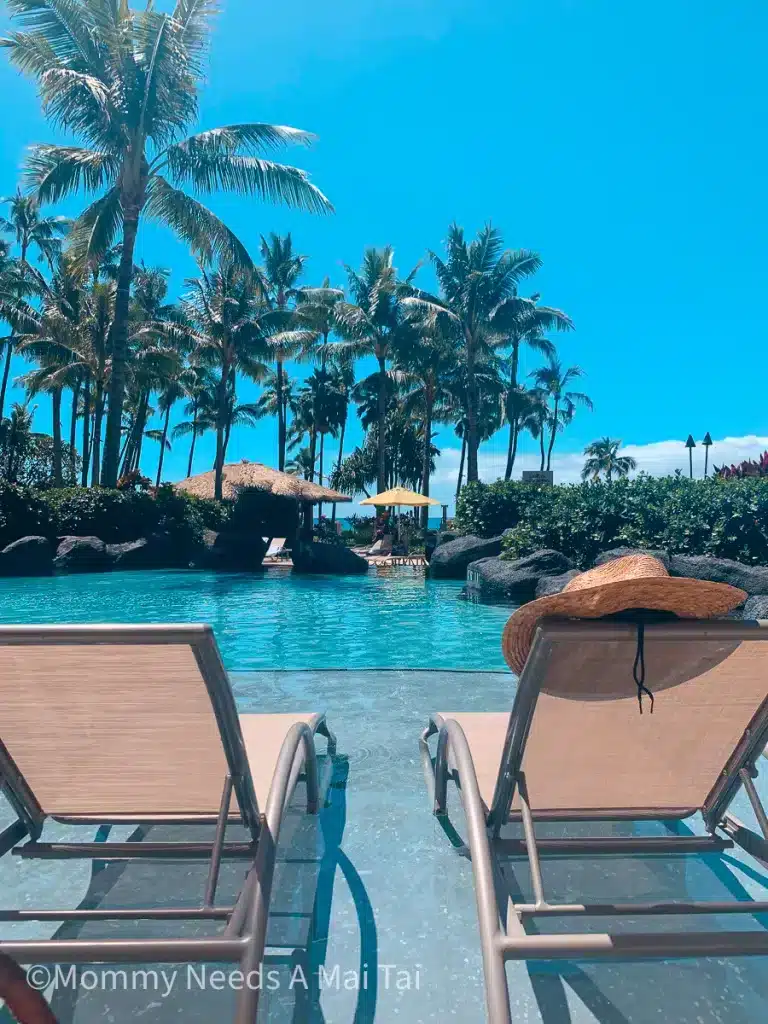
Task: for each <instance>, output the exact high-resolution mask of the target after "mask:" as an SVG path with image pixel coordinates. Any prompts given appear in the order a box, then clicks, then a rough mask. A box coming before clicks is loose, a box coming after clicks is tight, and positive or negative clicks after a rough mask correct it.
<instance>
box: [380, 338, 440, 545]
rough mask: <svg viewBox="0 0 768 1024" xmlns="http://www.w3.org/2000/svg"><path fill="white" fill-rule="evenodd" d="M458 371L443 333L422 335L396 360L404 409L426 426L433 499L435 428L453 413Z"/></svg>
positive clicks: (425, 489)
mask: <svg viewBox="0 0 768 1024" xmlns="http://www.w3.org/2000/svg"><path fill="white" fill-rule="evenodd" d="M455 370H456V354H455V351H454V349H453V348H452V347H451V345H450V343H449V341H448V340H447V339H445V338H444V337H443V336H442V335H441V334H440V333H439V331H438V332H434V333H433V334H432V335H430V334H428V333H424V334H422V335H421V336H420V337H418V338H417V339H416V343H415V344H407V345H406V346H405V347H404V348H403V350H402V351H398V352H397V354H396V358H395V370H394V374H393V375H394V377H395V380H396V382H397V384H398V385H399V388H400V391H401V395H400V400H401V402H402V407H403V409H404V410H405V411H406V412H407V413H409V414H410V415H411V416H415V417H416V418H417V419H418V420H420V422H421V424H422V433H423V449H424V451H423V458H422V472H421V493H422V494H423V495H425V497H429V480H430V476H431V472H430V466H431V463H432V427H433V425H434V423H435V422H443V423H446V422H448V421H449V420H450V418H451V416H452V414H453V412H454V406H453V401H452V399H453V395H452V393H451V389H450V375H451V374H452V373H454V372H455ZM428 522H429V508H428V506H426V505H425V506H424V508H422V510H421V525H422V528H423V529H425V530H426V528H427V525H428Z"/></svg>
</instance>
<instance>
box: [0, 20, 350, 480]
mask: <svg viewBox="0 0 768 1024" xmlns="http://www.w3.org/2000/svg"><path fill="white" fill-rule="evenodd" d="M10 8H11V14H12V15H13V16H14V17H15V18H16V20H17V21H18V22H19V23H20V25H21V29H22V30H21V31H19V32H13V33H11V35H10V36H9V37H8V38H6V39H3V40H2V45H3V46H5V47H6V48H7V49H8V51H9V56H10V59H11V62H12V63H13V64H14V65H15V66H16V67H17V68H19V69H20V70H21V71H23V72H25V73H26V74H29V75H31V76H33V77H34V78H36V79H37V80H38V82H39V84H40V94H41V99H42V103H43V109H44V110H45V112H46V114H47V115H48V116H49V118H50V119H51V120H52V122H53V123H54V124H55V125H57V126H59V127H61V128H63V129H65V130H69V131H73V132H74V133H75V134H76V135H78V136H80V137H81V138H82V139H83V141H84V142H85V144H86V147H90V148H80V147H77V146H59V145H38V146H34V147H33V148H32V152H31V155H30V157H29V158H28V161H27V172H26V180H27V184H28V185H29V186H30V187H31V188H32V189H34V192H35V195H36V197H37V198H38V200H39V201H40V202H45V201H54V202H55V201H58V200H59V199H61V198H63V197H65V196H67V195H70V194H72V193H74V192H76V191H79V190H80V189H84V190H85V191H90V192H92V193H94V192H95V193H101V194H100V195H99V197H98V198H97V199H96V201H95V202H93V203H92V204H91V205H90V206H88V207H87V208H86V209H85V210H84V211H83V213H82V214H81V215H80V217H79V218H78V219H77V221H76V223H75V225H74V227H73V231H72V235H71V238H70V246H71V251H72V253H73V255H74V256H75V258H76V259H78V260H79V261H80V262H81V263H82V264H83V265H88V264H90V263H92V262H93V261H94V260H96V261H97V260H98V259H99V258H100V257H101V255H102V254H103V253H104V252H106V250H107V249H108V248H109V247H110V246H111V245H112V243H113V241H114V239H115V238H116V237H118V236H119V237H120V239H121V242H122V249H121V255H120V266H119V271H118V276H117V291H116V299H115V313H114V326H113V331H112V334H113V337H112V343H111V347H112V359H113V366H112V375H111V382H110V395H109V413H108V419H107V433H106V441H105V452H104V473H103V482H104V483H105V484H106V485H108V486H114V484H115V482H116V480H117V473H118V459H119V452H120V431H121V418H122V408H123V395H124V392H125V383H126V363H127V358H128V321H129V302H130V286H131V279H132V277H133V257H134V249H135V244H136V236H137V233H138V229H139V223H140V220H141V218H142V216H147V217H149V218H151V219H153V220H158V221H161V222H163V223H165V224H167V225H168V226H169V227H171V228H172V229H173V230H174V231H175V232H176V233H177V234H178V235H179V237H180V238H181V239H182V240H183V241H185V242H186V243H187V244H188V245H189V246H190V247H191V248H192V249H193V251H194V252H196V253H197V254H198V256H199V257H200V258H201V259H203V260H205V261H209V260H210V259H211V258H213V257H214V256H215V257H220V258H224V259H225V260H237V261H239V262H241V263H243V264H245V265H250V259H249V257H248V254H247V252H246V251H245V249H244V247H243V245H242V244H241V243H240V241H239V240H238V239H237V237H236V236H235V235H234V234H233V232H232V231H230V230H229V228H227V227H226V225H225V224H224V223H223V222H222V221H221V220H219V218H218V217H216V216H215V214H213V213H212V211H211V210H209V209H208V208H207V207H205V206H204V205H203V204H202V203H200V202H199V201H198V200H197V199H194V198H192V196H190V195H188V194H186V193H185V192H183V191H181V189H180V188H178V187H176V186H185V185H188V186H191V188H192V189H194V190H196V191H201V192H216V191H227V192H236V193H240V194H243V195H253V196H258V197H260V198H262V199H267V200H270V201H279V202H282V203H287V204H288V205H291V206H296V207H300V208H304V209H309V210H314V211H327V210H329V209H330V205H329V203H328V200H327V199H326V198H325V196H324V195H323V194H322V193H321V192H320V191H319V190H318V189H317V188H315V187H314V186H313V185H311V184H310V182H309V181H308V179H307V176H306V174H305V173H304V172H302V171H300V170H298V169H297V168H294V167H288V166H284V165H281V164H277V163H274V162H273V161H271V160H265V159H264V158H263V157H261V156H257V155H256V154H259V153H261V152H262V151H264V150H269V149H272V148H274V147H276V146H280V145H284V144H289V143H308V142H309V140H310V136H308V135H307V133H306V132H302V131H297V130H296V129H293V128H284V127H279V126H275V125H269V124H259V123H252V124H236V125H228V126H225V127H223V128H217V129H213V130H210V131H204V132H200V133H198V134H195V135H192V136H189V137H187V138H186V139H183V140H181V136H182V135H183V133H184V132H185V131H186V130H188V129H189V127H190V126H191V125H192V124H193V123H194V122H195V120H196V119H197V113H198V104H197V97H198V88H199V83H200V80H201V76H202V73H203V67H204V60H205V56H206V50H207V44H208V39H209V35H210V18H211V15H212V14H213V12H214V10H215V4H214V0H177V3H176V6H175V7H174V10H173V12H172V13H171V14H168V13H165V12H162V11H159V10H157V9H156V8H155V7H154V6H153V5H152V4H150V5H148V6H147V7H146V8H144V9H143V10H140V11H135V10H132V9H131V8H129V6H128V3H127V2H121V3H116V2H114V0H66V2H61V0H10ZM180 140H181V141H180ZM171 181H173V182H175V185H174V184H171Z"/></svg>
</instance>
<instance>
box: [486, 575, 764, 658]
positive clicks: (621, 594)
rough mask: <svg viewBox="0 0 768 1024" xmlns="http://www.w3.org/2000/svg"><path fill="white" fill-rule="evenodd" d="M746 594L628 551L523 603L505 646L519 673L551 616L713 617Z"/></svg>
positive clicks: (511, 622)
mask: <svg viewBox="0 0 768 1024" xmlns="http://www.w3.org/2000/svg"><path fill="white" fill-rule="evenodd" d="M746 599H747V595H746V593H745V592H744V591H743V590H738V589H737V588H736V587H731V586H729V584H727V583H710V582H709V581H707V580H694V579H689V578H688V577H672V576H670V575H669V573H668V572H667V570H666V569H665V567H664V565H663V563H662V562H660V561H659V560H658V558H653V557H652V556H651V555H627V556H626V557H625V558H617V559H616V560H615V561H613V562H606V564H605V565H600V566H598V567H597V568H596V569H590V570H589V571H588V572H584V573H582V574H581V575H580V576H576V577H575V578H574V579H572V580H571V581H570V582H569V583H568V584H567V586H566V587H565V589H564V590H563V591H562V592H561V593H559V594H553V595H552V596H551V597H541V598H539V599H538V600H537V601H531V602H530V603H529V604H525V605H523V606H522V608H518V610H517V611H516V612H515V613H514V615H512V617H511V618H510V619H509V621H508V622H507V624H506V626H505V627H504V633H503V636H502V641H501V646H502V650H503V652H504V657H505V659H506V661H507V664H508V665H509V667H510V668H511V669H512V671H513V672H517V673H518V674H519V673H520V672H522V670H523V665H525V659H526V658H527V657H528V651H529V650H530V649H531V644H532V642H533V634H534V631H535V629H536V626H537V625H538V623H539V620H540V619H543V618H544V617H545V616H557V617H558V618H566V619H568V618H571V619H600V618H602V617H603V616H604V615H615V614H616V613H617V612H623V611H626V610H627V609H630V608H643V609H652V610H654V611H664V612H673V613H674V614H675V615H677V616H679V618H681V619H708V618H712V617H713V616H715V615H725V614H726V612H729V611H730V610H731V609H732V608H736V607H738V605H740V604H742V603H743V602H744V601H746Z"/></svg>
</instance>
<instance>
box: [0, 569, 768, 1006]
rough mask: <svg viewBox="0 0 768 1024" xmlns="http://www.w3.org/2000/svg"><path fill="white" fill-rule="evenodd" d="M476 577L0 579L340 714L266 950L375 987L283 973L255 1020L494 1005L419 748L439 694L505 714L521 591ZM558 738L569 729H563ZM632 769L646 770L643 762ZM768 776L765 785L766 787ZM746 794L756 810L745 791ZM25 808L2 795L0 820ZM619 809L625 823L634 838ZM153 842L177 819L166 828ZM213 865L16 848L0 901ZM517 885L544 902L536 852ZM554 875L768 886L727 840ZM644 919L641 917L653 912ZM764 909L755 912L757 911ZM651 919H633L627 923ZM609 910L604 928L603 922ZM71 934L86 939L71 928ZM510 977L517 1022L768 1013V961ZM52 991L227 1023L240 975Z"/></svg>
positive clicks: (743, 892)
mask: <svg viewBox="0 0 768 1024" xmlns="http://www.w3.org/2000/svg"><path fill="white" fill-rule="evenodd" d="M460 592H461V584H460V583H454V582H450V581H447V582H443V581H427V580H425V579H424V577H423V575H422V574H419V573H417V572H414V571H413V570H412V569H409V568H396V569H392V570H389V571H387V572H386V573H384V572H380V573H378V574H376V573H374V572H373V571H372V572H371V573H370V574H369V575H368V576H365V577H356V578H336V577H312V578H301V577H295V576H292V575H291V574H290V572H287V571H285V570H270V571H267V572H266V573H264V574H263V575H258V576H245V575H239V574H231V575H224V574H219V575H214V574H209V573H199V572H195V573H193V572H143V573H113V574H98V575H82V576H61V577H55V578H48V579H40V580H0V621H3V622H7V623H10V622H18V623H46V622H172V621H176V622H180V621H187V622H189V621H193V622H194V621H197V622H208V623H210V624H211V625H212V626H213V628H214V631H215V634H216V637H217V640H218V643H219V646H220V648H221V650H222V654H223V657H224V661H225V663H226V664H227V666H228V668H229V669H230V671H231V680H232V687H233V691H234V696H235V700H236V703H237V706H238V709H239V710H240V711H241V712H249V711H259V712H287V711H295V710H296V709H302V710H303V709H308V710H323V711H326V712H327V714H328V721H329V724H330V725H331V727H332V729H333V730H334V731H335V733H336V735H337V737H338V754H337V757H336V758H334V759H333V762H332V763H328V762H326V764H325V767H326V768H327V767H329V766H330V768H331V770H332V774H331V777H330V778H331V784H330V785H329V787H328V790H327V799H326V805H325V806H324V808H323V809H322V811H321V813H320V814H319V815H318V816H316V817H312V818H309V819H308V818H307V817H306V816H304V815H302V814H301V813H300V811H301V808H300V806H297V807H296V808H293V809H292V810H291V812H290V814H291V815H293V817H291V819H290V821H288V822H287V824H286V828H285V830H284V833H282V834H281V838H280V844H279V846H278V867H277V871H276V876H275V886H274V895H273V901H272V909H271V914H270V922H269V927H268V947H269V950H270V951H271V954H270V955H276V956H278V957H279V956H280V955H283V956H284V957H285V956H287V957H288V958H289V961H290V963H293V960H292V959H290V958H292V957H293V955H294V952H295V951H296V950H300V951H301V950H305V951H306V954H307V956H308V957H309V963H310V965H311V967H312V969H313V970H315V969H316V968H317V967H318V966H319V965H322V966H324V968H325V969H326V970H327V971H328V972H329V973H330V976H331V977H333V976H334V974H333V972H334V971H335V970H336V969H339V970H340V971H341V972H342V977H346V972H354V971H359V970H362V969H363V968H364V969H365V970H366V972H368V973H369V975H370V976H371V977H372V978H373V979H374V982H373V984H371V985H370V986H368V987H365V988H363V989H359V988H358V989H347V988H346V987H345V986H344V985H341V986H340V987H334V986H333V985H330V986H328V987H327V988H324V989H323V990H322V991H320V992H319V993H316V996H317V998H314V997H313V999H312V1000H309V1001H307V1000H306V999H304V1000H303V1001H301V1000H300V990H299V995H298V996H297V995H296V994H295V993H294V992H293V991H292V990H290V988H289V986H286V985H283V988H282V989H281V990H280V991H277V992H276V993H274V994H272V993H269V992H268V993H266V994H265V997H264V1001H263V1002H262V1005H261V1006H260V1011H259V1017H258V1020H259V1024H400V1022H403V1024H446V1022H455V1024H483V1021H485V1019H486V1016H485V1009H484V987H483V977H482V964H481V956H480V944H479V938H478V929H477V917H476V908H475V898H474V891H473V883H472V871H471V864H470V863H469V860H468V859H467V858H466V857H465V856H462V855H461V854H460V852H459V851H458V850H457V849H454V847H453V846H452V845H451V842H450V841H449V839H448V837H447V836H446V833H445V832H444V831H443V829H442V828H441V827H440V826H439V824H438V822H437V821H436V819H435V818H434V817H433V816H432V815H431V814H430V807H429V801H428V799H427V793H426V787H425V785H424V778H423V774H422V767H421V763H420V759H419V751H418V737H419V733H420V731H421V729H422V728H423V727H424V725H425V724H426V720H427V715H428V714H429V712H431V711H436V710H455V711H499V712H501V711H506V710H508V709H509V708H510V706H511V703H512V700H513V697H514V690H515V678H514V676H512V674H511V673H510V672H509V670H508V669H507V668H506V666H505V665H504V662H503V659H502V657H501V652H500V637H501V630H502V626H503V624H504V622H505V621H506V619H507V617H508V615H509V611H510V610H509V608H504V607H494V606H483V605H476V604H471V603H468V602H465V601H463V600H461V598H460ZM451 670H454V671H451ZM456 670H459V671H456ZM1 731H2V730H1V728H0V733H1ZM552 742H553V744H556V743H558V742H562V738H560V737H557V736H553V737H552ZM319 747H320V749H321V750H322V749H323V748H324V744H323V743H322V742H320V743H319ZM763 763H766V764H768V762H763ZM637 770H638V784H639V785H642V765H639V766H637ZM763 776H764V778H763V780H758V786H759V787H760V792H761V795H762V797H763V799H767V798H768V779H766V778H765V776H766V773H765V772H763ZM449 792H450V803H449V810H450V813H451V819H452V823H454V824H455V826H456V828H457V829H458V830H459V832H460V833H461V834H462V835H465V834H466V831H465V822H464V820H463V815H462V813H461V810H460V805H459V801H458V799H457V796H456V793H455V789H454V787H449ZM298 805H300V800H299V801H298ZM734 811H735V813H736V815H737V816H738V817H739V818H741V819H742V820H744V821H745V822H747V823H748V824H749V825H750V826H751V827H753V828H755V827H756V825H755V823H754V820H753V817H754V816H753V815H752V812H751V809H750V807H749V805H748V803H747V801H746V799H744V798H743V795H742V796H741V797H740V798H739V800H738V801H737V803H736V805H735V807H734ZM11 820H12V815H11V812H10V808H9V807H8V806H7V805H5V804H4V802H3V800H2V798H0V829H2V828H3V827H4V826H5V825H6V824H8V823H9V822H10V821H11ZM689 825H690V826H691V828H693V829H694V830H695V831H701V828H702V826H701V822H700V821H699V820H698V819H695V820H693V821H691V822H689V823H686V824H684V825H682V826H680V827H681V828H682V829H687V828H688V826H689ZM174 827H176V828H177V827H178V826H169V828H174ZM559 827H560V826H546V825H543V826H539V828H542V829H544V830H546V829H547V828H554V829H557V828H559ZM609 827H610V826H609ZM625 827H626V826H625V825H624V823H621V824H620V825H619V826H618V828H619V834H624V833H623V832H621V829H623V828H625ZM631 827H634V826H631ZM638 827H639V828H641V829H643V828H646V827H647V828H650V827H653V828H656V825H655V824H654V825H653V826H646V825H640V826H638ZM89 828H90V830H89ZM598 828H599V830H601V831H602V830H604V828H605V826H598ZM131 830H132V826H123V825H118V826H114V827H113V828H112V830H111V831H110V832H109V834H108V835H104V836H102V838H103V839H105V841H106V842H113V841H124V840H125V839H127V838H128V837H129V835H130V833H131ZM83 832H85V833H87V834H83ZM100 832H101V830H100ZM211 832H212V830H211ZM662 833H663V829H662ZM95 836H96V830H95V828H92V827H87V826H71V825H57V824H55V823H53V824H50V825H48V826H47V827H46V833H44V838H47V839H51V840H54V841H57V840H58V841H62V840H69V841H73V840H82V839H89V840H93V839H94V838H95ZM153 838H155V839H157V840H158V841H161V840H163V839H166V840H169V841H173V840H176V839H178V838H182V837H180V836H176V835H175V834H165V833H162V832H157V833H156V834H154V835H153ZM184 838H189V836H185V837H184ZM200 838H209V837H208V836H201V837H200ZM238 863H239V862H232V863H231V864H229V865H226V864H225V865H224V867H223V868H222V882H221V884H220V897H221V901H222V902H223V903H227V902H232V901H233V900H234V898H235V896H236V893H237V891H238V889H239V885H240V884H241V882H242V878H241V868H240V867H238ZM206 872H207V865H206V864H205V863H204V862H201V863H200V864H192V863H191V864H189V865H184V866H183V868H182V867H181V866H179V865H155V864H152V865H146V864H142V863H141V862H137V863H134V864H129V865H128V866H127V867H124V866H123V865H120V864H117V865H116V866H115V865H114V864H113V865H112V867H111V868H107V869H104V868H103V866H102V867H99V869H98V870H94V871H93V872H92V871H91V868H90V865H89V864H88V863H87V862H84V861H63V862H60V861H42V862H40V861H27V860H23V859H20V858H14V857H12V856H11V855H8V856H6V857H4V858H2V859H1V860H0V905H4V906H33V905H34V906H41V905H42V906H54V907H60V906H65V907H76V906H99V905H105V906H146V905H148V904H149V905H151V904H153V903H161V904H173V903H176V902H179V903H182V904H183V905H192V903H193V902H195V901H199V899H200V893H201V892H202V891H203V886H204V884H205V875H206ZM519 882H520V884H521V887H522V889H523V892H524V894H527V897H528V898H530V884H529V882H530V880H529V878H528V877H527V874H526V872H525V871H523V870H522V868H520V874H519ZM545 884H546V885H547V887H548V891H549V890H551V892H552V894H553V896H554V897H555V898H558V899H566V900H571V899H573V898H574V897H575V896H576V895H577V894H578V896H579V898H582V897H583V898H584V899H585V900H586V901H587V902H589V901H591V900H597V899H603V900H605V899H611V898H614V899H620V900H632V899H643V900H653V899H658V900H660V901H670V900H675V899H681V898H692V899H734V898H738V899H746V898H749V897H752V898H758V899H763V900H768V874H767V873H766V872H765V870H763V868H761V866H760V865H759V864H758V863H757V862H756V861H752V860H750V859H749V858H748V857H747V856H746V855H744V854H742V853H741V851H739V850H738V849H736V850H733V851H728V853H726V855H724V856H723V857H712V856H711V855H708V856H685V857H678V858H671V857H662V856H656V857H645V858H641V857H603V858H601V859H599V860H595V859H592V860H589V859H585V858H582V859H576V858H551V859H550V860H548V861H547V863H546V873H545ZM647 921H648V919H647V918H646V919H640V922H639V923H640V925H642V926H643V928H647V927H648V924H647ZM668 922H669V919H665V918H662V919H661V920H660V921H659V922H657V923H655V924H652V925H651V927H654V928H655V927H658V928H660V929H662V930H663V929H664V928H665V927H668ZM766 923H768V922H766V920H765V917H758V918H754V919H752V920H751V922H750V921H748V923H747V925H745V926H746V927H753V928H759V927H764V926H765V925H766ZM637 924H638V922H637V921H631V920H628V921H627V922H626V926H627V927H629V928H634V927H636V926H637ZM596 926H599V927H600V928H601V929H602V928H603V927H605V925H604V923H602V922H601V920H600V919H598V921H597V922H596ZM729 926H730V927H732V926H733V922H732V920H731V921H729V920H724V919H723V918H718V917H714V915H713V916H709V915H707V916H704V915H702V916H701V917H700V918H697V919H695V920H694V921H693V922H692V923H691V924H690V925H689V927H692V928H705V929H706V930H717V929H719V928H726V927H729ZM99 927H101V928H103V929H104V931H103V932H99V931H98V929H99ZM120 927H121V928H122V925H121V926H120ZM108 928H109V926H107V925H103V926H97V925H96V924H94V925H90V926H85V930H84V931H83V932H82V935H83V937H86V936H87V935H88V934H90V935H91V936H92V937H96V935H97V934H99V935H101V937H103V935H104V934H110V935H111V937H115V934H113V933H111V932H108V931H107V929H108ZM173 928H174V929H177V928H179V929H180V928H181V926H177V924H174V925H173ZM146 929H147V926H146V924H142V925H141V930H139V927H138V926H137V930H136V933H135V934H136V935H142V936H145V935H146V934H147V930H146ZM55 930H56V926H55V925H51V924H49V923H45V922H43V923H31V922H22V923H13V924H5V925H3V926H2V927H1V928H0V937H2V938H6V937H8V938H10V937H12V936H15V937H18V938H21V937H25V938H32V937H43V936H49V935H51V934H53V932H54V931H55ZM58 934H59V937H72V934H71V933H70V932H69V931H67V926H66V925H65V926H64V927H63V929H62V931H61V932H59V933H58ZM78 934H80V933H79V932H78ZM173 934H180V935H186V934H192V933H188V932H185V931H183V930H179V931H174V932H173ZM120 935H121V936H122V937H129V936H130V935H131V932H130V930H129V931H128V932H127V933H125V932H123V931H120ZM390 968H391V969H392V970H398V971H400V970H404V971H405V972H406V974H408V976H409V978H410V979H411V980H412V981H413V979H414V978H416V977H417V978H418V982H417V983H415V987H413V985H412V986H411V987H409V988H407V989H400V988H398V987H397V986H396V985H392V984H389V983H388V981H387V979H388V978H389V977H390V975H388V974H387V973H386V971H388V970H389V969H390ZM507 975H508V980H509V986H510V996H511V1003H512V1008H513V1020H514V1021H515V1022H516V1024H517V1022H518V1021H519V1022H521V1024H522V1022H528V1024H658V1022H666V1021H670V1022H672V1021H674V1022H675V1024H726V1022H727V1024H753V1022H757V1021H764V1020H768V958H764V957H760V958H754V959H751V960H720V959H717V960H716V959H711V960H703V961H695V960H689V961H679V962H674V961H673V962H653V963H622V962H617V963H597V964H574V963H559V964H548V963H533V964H528V965H526V964H523V963H510V964H508V965H507ZM52 998H53V1001H54V1009H55V1012H56V1015H57V1018H58V1019H59V1021H60V1022H61V1024H98V1022H101V1021H104V1020H114V1021H128V1020H133V1019H139V1018H140V1019H141V1020H142V1022H144V1024H168V1021H170V1020H184V1021H185V1024H210V1021H212V1020H220V1021H222V1024H223V1022H225V1021H231V1020H232V1019H233V1018H232V1013H233V999H234V995H233V993H232V992H227V991H224V992H219V991H216V992H212V991H206V992H204V993H202V994H200V993H198V992H197V991H196V990H191V991H188V990H186V989H183V988H181V987H180V988H179V989H178V990H177V991H175V992H174V993H173V995H172V996H171V997H169V998H168V999H167V1000H164V999H160V998H158V996H157V995H156V993H155V992H154V991H152V990H149V991H147V990H145V989H143V988H141V987H139V989H138V990H135V989H134V990H131V991H127V992H126V991H122V990H119V989H118V990H117V991H106V992H103V991H101V990H98V989H97V990H96V991H91V990H90V989H88V990H85V989H81V990H79V992H78V993H77V998H76V1001H75V996H74V995H73V994H71V993H70V992H69V991H68V990H64V991H61V992H56V993H53V994H52ZM3 1013H4V1011H3V1009H2V1008H0V1022H2V1024H6V1021H10V1018H9V1017H7V1016H6V1017H4V1016H3Z"/></svg>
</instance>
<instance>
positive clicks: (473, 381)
mask: <svg viewBox="0 0 768 1024" xmlns="http://www.w3.org/2000/svg"><path fill="white" fill-rule="evenodd" d="M465 337H466V345H467V483H468V484H471V483H474V482H475V481H477V480H479V479H480V477H479V474H478V469H477V451H478V448H479V447H480V441H479V439H478V433H477V378H476V377H475V341H474V338H473V337H472V335H471V333H470V332H469V331H466V332H465Z"/></svg>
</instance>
